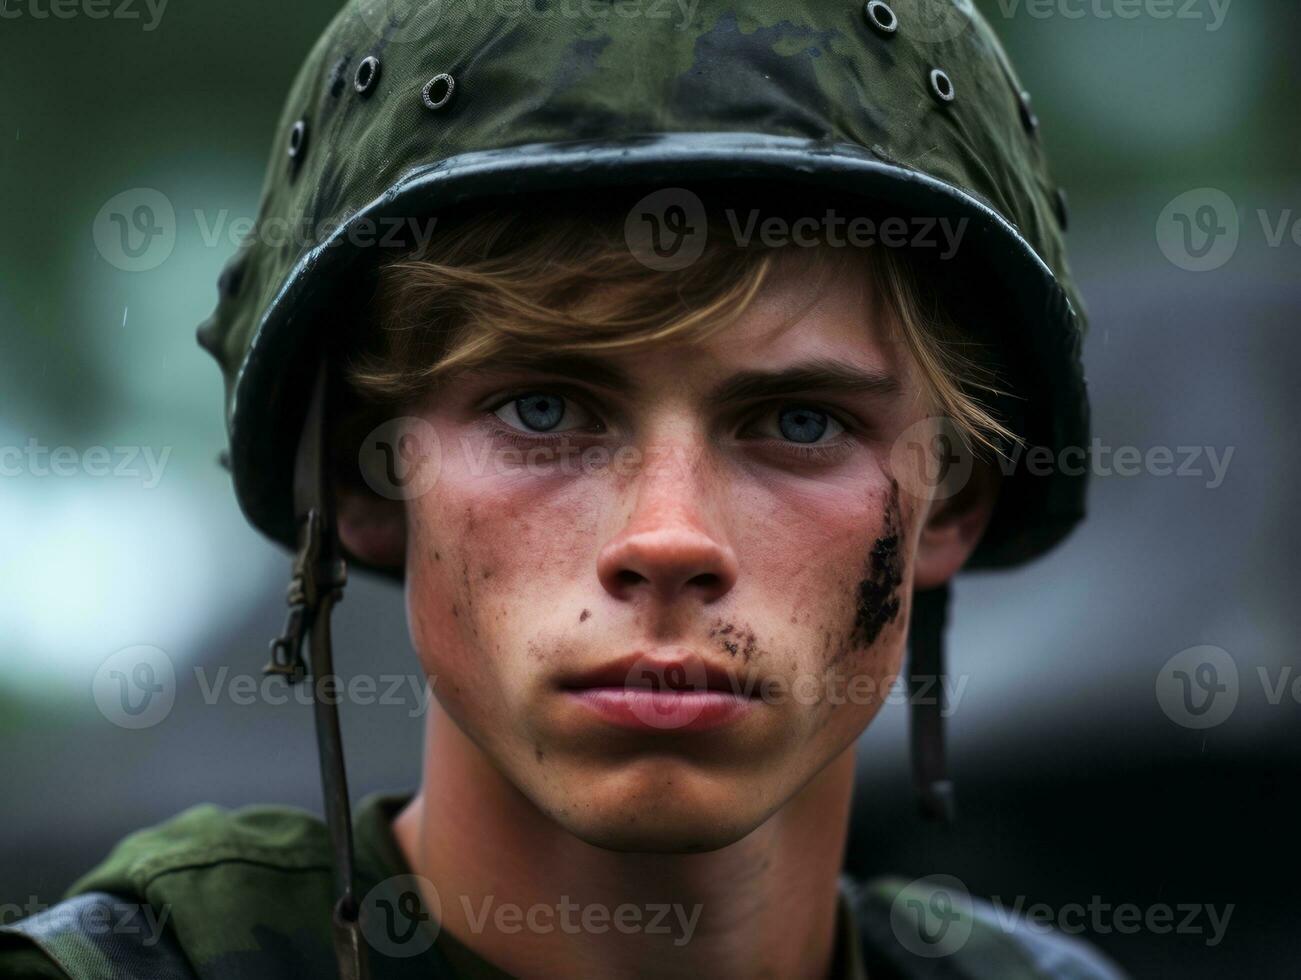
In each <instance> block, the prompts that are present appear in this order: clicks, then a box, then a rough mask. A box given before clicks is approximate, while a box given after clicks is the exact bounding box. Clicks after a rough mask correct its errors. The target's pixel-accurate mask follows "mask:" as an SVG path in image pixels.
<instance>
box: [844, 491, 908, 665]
mask: <svg viewBox="0 0 1301 980" xmlns="http://www.w3.org/2000/svg"><path fill="white" fill-rule="evenodd" d="M903 547H904V545H903V517H902V514H901V512H900V509H899V482H898V481H897V480H891V481H890V494H889V496H888V497H887V498H886V503H885V524H884V526H883V527H882V530H881V535H880V536H879V537H878V538H877V539H876V542H875V543H874V544H873V545H872V550H871V552H870V553H869V555H868V558H867V565H866V568H865V570H864V577H863V580H862V581H861V582H859V583H858V588H857V590H856V591H855V595H854V601H855V606H854V626H853V629H852V630H851V631H850V635H849V640H850V645H851V646H853V647H867V646H871V645H872V644H873V643H875V642H876V639H877V637H878V636H880V635H881V631H882V630H883V629H885V627H886V626H888V625H889V624H890V623H893V622H894V621H895V620H896V619H897V618H898V617H899V609H900V607H901V604H902V600H901V597H900V595H899V587H900V586H901V585H902V584H903V571H904V558H903Z"/></svg>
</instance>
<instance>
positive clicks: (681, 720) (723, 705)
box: [566, 687, 755, 735]
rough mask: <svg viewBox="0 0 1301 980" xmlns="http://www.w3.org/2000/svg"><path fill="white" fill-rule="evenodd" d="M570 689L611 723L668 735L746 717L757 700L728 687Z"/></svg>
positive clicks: (702, 729)
mask: <svg viewBox="0 0 1301 980" xmlns="http://www.w3.org/2000/svg"><path fill="white" fill-rule="evenodd" d="M566 693H567V694H568V695H569V696H570V697H571V698H573V699H574V700H575V701H577V702H579V703H580V704H582V705H584V706H586V707H587V708H588V709H589V710H590V711H592V712H593V713H594V714H596V715H597V716H598V717H599V718H601V719H602V720H603V721H606V722H608V723H609V724H611V725H615V726H617V727H619V728H629V729H633V730H634V731H642V732H659V733H661V734H665V735H673V734H677V733H681V732H704V731H709V730H710V729H714V728H721V727H722V726H723V725H726V724H729V723H730V722H733V721H736V720H738V719H739V718H741V717H743V716H744V715H745V714H746V713H747V712H748V711H749V710H750V709H751V708H752V707H753V706H754V704H755V701H754V699H753V698H742V697H737V696H736V695H735V694H729V693H728V692H726V691H651V690H647V689H645V688H622V687H586V688H581V689H579V690H571V691H568V692H566Z"/></svg>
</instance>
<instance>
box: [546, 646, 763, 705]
mask: <svg viewBox="0 0 1301 980" xmlns="http://www.w3.org/2000/svg"><path fill="white" fill-rule="evenodd" d="M560 687H561V688H563V689H565V690H571V691H573V690H584V689H591V688H618V689H622V690H644V691H650V692H668V691H716V692H720V693H725V694H729V695H732V696H735V697H740V698H746V697H750V698H754V697H757V696H758V687H759V685H757V684H755V683H754V682H753V680H750V679H747V678H743V677H740V676H738V675H737V674H735V673H734V672H733V671H731V670H728V669H726V668H724V667H721V666H718V665H715V664H712V663H709V662H708V661H706V660H705V659H704V658H702V657H700V656H698V655H697V654H695V653H693V652H692V651H690V650H666V651H658V652H644V651H638V652H635V653H631V654H628V655H627V656H624V657H620V658H619V659H617V660H612V661H610V662H609V663H605V664H602V665H600V666H599V667H595V668H592V669H590V670H586V671H582V672H576V673H571V674H566V675H564V676H562V677H561V679H560Z"/></svg>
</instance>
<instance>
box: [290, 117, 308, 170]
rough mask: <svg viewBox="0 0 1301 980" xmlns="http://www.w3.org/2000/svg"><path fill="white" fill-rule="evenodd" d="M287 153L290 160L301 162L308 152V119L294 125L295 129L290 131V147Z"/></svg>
mask: <svg viewBox="0 0 1301 980" xmlns="http://www.w3.org/2000/svg"><path fill="white" fill-rule="evenodd" d="M286 152H287V153H288V154H289V159H290V160H293V161H295V162H301V160H302V157H303V154H304V153H306V152H307V120H306V119H300V120H298V122H296V123H294V128H293V129H291V130H290V131H289V147H288V149H287V151H286Z"/></svg>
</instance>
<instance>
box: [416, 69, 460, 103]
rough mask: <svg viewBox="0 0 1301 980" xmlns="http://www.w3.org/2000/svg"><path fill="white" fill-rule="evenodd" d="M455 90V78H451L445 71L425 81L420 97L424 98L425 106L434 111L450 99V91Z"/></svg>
mask: <svg viewBox="0 0 1301 980" xmlns="http://www.w3.org/2000/svg"><path fill="white" fill-rule="evenodd" d="M455 91H456V79H454V78H452V76H451V75H449V74H447V72H443V73H442V74H440V75H435V76H434V77H433V78H431V79H430V80H429V81H427V82H425V87H424V89H423V90H422V91H421V93H420V97H421V99H423V100H424V103H425V108H427V109H431V110H433V111H435V112H436V111H437V110H439V109H441V108H443V107H444V106H446V105H447V103H449V102H451V101H452V93H453V92H455Z"/></svg>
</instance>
